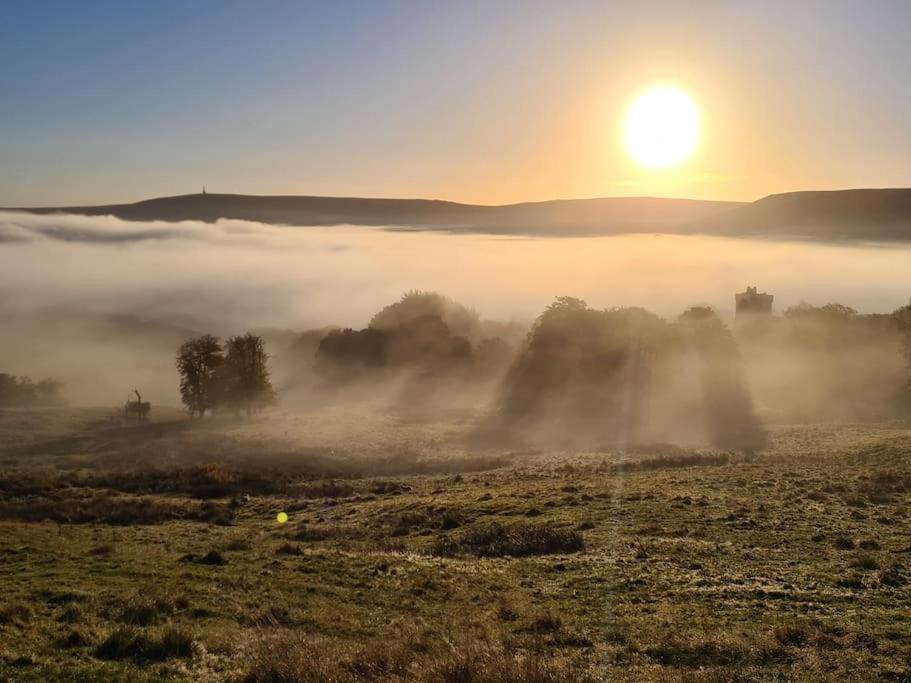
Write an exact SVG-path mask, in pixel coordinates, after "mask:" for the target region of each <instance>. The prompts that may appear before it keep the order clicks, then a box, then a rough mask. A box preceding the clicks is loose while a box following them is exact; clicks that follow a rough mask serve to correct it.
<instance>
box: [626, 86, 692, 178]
mask: <svg viewBox="0 0 911 683" xmlns="http://www.w3.org/2000/svg"><path fill="white" fill-rule="evenodd" d="M624 138H625V140H626V149H627V151H628V152H629V155H630V156H631V157H632V158H633V160H635V161H636V162H637V163H638V164H640V165H642V166H645V167H646V168H668V167H671V166H676V165H677V164H680V163H682V162H684V161H686V160H687V159H688V158H689V157H690V156H692V154H693V152H694V151H695V150H696V144H697V143H698V142H699V110H698V109H696V105H695V104H694V103H693V100H692V99H691V98H690V96H689V95H687V94H686V93H685V92H684V91H682V90H680V88H676V87H674V86H668V85H660V86H655V87H652V88H649V89H648V90H646V91H645V92H643V93H642V94H641V95H639V96H638V97H637V98H636V101H635V102H633V104H632V106H631V107H630V108H629V112H627V114H626V131H625V135H624Z"/></svg>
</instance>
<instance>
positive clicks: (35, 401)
mask: <svg viewBox="0 0 911 683" xmlns="http://www.w3.org/2000/svg"><path fill="white" fill-rule="evenodd" d="M62 392H63V384H62V383H61V382H58V381H57V380H55V379H50V378H48V379H43V380H41V381H40V382H37V383H35V382H33V381H32V380H31V379H29V378H28V377H17V376H16V375H10V374H7V373H3V372H0V408H53V407H57V406H62V405H64V404H65V401H64V399H63V396H62Z"/></svg>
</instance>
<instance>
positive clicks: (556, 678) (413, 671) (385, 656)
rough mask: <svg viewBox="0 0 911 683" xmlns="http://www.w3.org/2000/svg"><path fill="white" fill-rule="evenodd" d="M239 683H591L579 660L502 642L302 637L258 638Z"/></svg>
mask: <svg viewBox="0 0 911 683" xmlns="http://www.w3.org/2000/svg"><path fill="white" fill-rule="evenodd" d="M242 680H243V683H291V682H292V681H293V682H294V683H322V682H324V681H333V682H334V683H359V682H360V681H389V682H390V683H392V682H398V681H402V682H403V681H414V682H415V683H562V682H564V681H574V682H576V683H593V682H594V681H595V680H596V678H595V677H594V675H593V674H592V673H591V672H590V670H589V668H588V666H587V665H586V664H585V662H584V661H582V660H580V659H579V658H574V657H565V656H543V655H542V654H539V653H530V652H524V651H522V650H520V649H518V648H516V647H515V645H514V644H512V643H510V642H508V641H499V642H483V641H471V640H467V639H457V640H451V641H449V642H447V643H440V642H427V641H425V640H424V639H420V638H419V639H417V640H412V639H405V640H403V641H392V642H389V641H383V642H382V643H368V644H362V645H357V646H345V645H342V644H338V643H331V642H326V641H321V640H317V639H314V638H312V637H307V636H300V635H297V636H292V635H279V636H274V637H271V638H266V639H263V640H262V641H261V642H260V643H259V645H258V647H257V648H256V649H255V650H254V651H253V653H252V655H251V663H250V666H249V668H248V670H247V672H246V674H245V675H244V677H243V679H242Z"/></svg>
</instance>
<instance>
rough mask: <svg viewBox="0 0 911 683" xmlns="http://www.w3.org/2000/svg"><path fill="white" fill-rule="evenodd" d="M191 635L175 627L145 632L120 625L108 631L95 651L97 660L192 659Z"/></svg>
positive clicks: (154, 660)
mask: <svg viewBox="0 0 911 683" xmlns="http://www.w3.org/2000/svg"><path fill="white" fill-rule="evenodd" d="M193 654H194V640H193V636H192V635H191V634H190V633H189V632H188V631H185V630H184V629H182V628H179V627H177V626H167V627H165V628H163V629H162V630H160V631H158V632H155V633H148V632H146V631H143V630H140V629H138V628H136V627H134V626H121V627H118V628H115V629H114V630H113V631H111V632H110V633H109V634H108V636H107V637H106V638H105V639H104V640H103V641H101V643H99V644H98V646H97V647H96V648H95V656H96V657H97V658H99V659H134V660H136V661H140V662H141V661H153V662H161V661H165V660H167V659H173V658H180V657H183V658H186V657H192V656H193Z"/></svg>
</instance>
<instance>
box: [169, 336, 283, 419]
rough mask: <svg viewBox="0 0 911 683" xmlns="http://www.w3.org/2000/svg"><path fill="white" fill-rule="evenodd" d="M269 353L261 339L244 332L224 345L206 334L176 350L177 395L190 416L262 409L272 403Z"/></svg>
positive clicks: (230, 338) (273, 396)
mask: <svg viewBox="0 0 911 683" xmlns="http://www.w3.org/2000/svg"><path fill="white" fill-rule="evenodd" d="M268 359H269V355H268V354H267V353H266V345H265V342H264V341H263V338H262V337H260V336H258V335H255V334H251V333H249V332H248V333H247V334H244V335H238V336H234V337H229V338H228V339H227V340H226V341H225V343H224V345H222V343H221V342H220V340H219V339H218V337H215V336H213V335H211V334H205V335H203V336H201V337H197V338H195V339H189V340H187V341H186V342H184V343H183V344H181V346H180V348H179V349H178V350H177V370H178V372H179V373H180V397H181V400H182V401H183V404H184V406H186V408H187V410H188V411H189V412H190V414H191V415H195V416H198V417H203V416H204V415H205V414H206V413H207V412H210V413H211V412H216V411H220V410H228V411H234V412H235V413H236V412H240V411H241V410H244V411H246V413H247V414H248V415H249V414H250V413H252V412H253V411H254V410H259V409H262V408H264V407H266V406H268V405H271V404H272V403H274V402H275V391H274V389H273V388H272V382H271V380H270V378H269V367H268Z"/></svg>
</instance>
